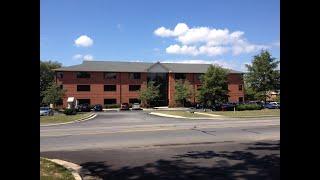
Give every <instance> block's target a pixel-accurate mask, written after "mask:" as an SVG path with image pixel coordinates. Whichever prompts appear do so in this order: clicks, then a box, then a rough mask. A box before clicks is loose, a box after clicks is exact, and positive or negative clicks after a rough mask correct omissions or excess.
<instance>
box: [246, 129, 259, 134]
mask: <svg viewBox="0 0 320 180" xmlns="http://www.w3.org/2000/svg"><path fill="white" fill-rule="evenodd" d="M242 131H246V132H251V133H254V134H261V133H260V132H256V131H251V130H248V129H242Z"/></svg>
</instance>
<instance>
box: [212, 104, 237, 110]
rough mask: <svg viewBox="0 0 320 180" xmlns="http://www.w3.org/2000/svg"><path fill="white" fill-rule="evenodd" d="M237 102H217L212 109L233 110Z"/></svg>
mask: <svg viewBox="0 0 320 180" xmlns="http://www.w3.org/2000/svg"><path fill="white" fill-rule="evenodd" d="M235 106H236V104H234V103H224V104H217V105H215V106H214V107H212V108H211V110H212V111H233V110H234V107H235Z"/></svg>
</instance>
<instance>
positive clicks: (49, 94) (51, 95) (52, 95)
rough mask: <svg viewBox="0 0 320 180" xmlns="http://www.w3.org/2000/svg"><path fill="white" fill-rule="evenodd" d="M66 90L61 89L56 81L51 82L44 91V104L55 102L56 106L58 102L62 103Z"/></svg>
mask: <svg viewBox="0 0 320 180" xmlns="http://www.w3.org/2000/svg"><path fill="white" fill-rule="evenodd" d="M64 93H65V90H63V89H61V88H60V87H59V86H57V85H56V84H55V83H51V84H50V86H49V87H48V88H47V89H46V90H45V91H43V92H42V95H43V99H42V103H44V104H47V105H48V104H53V105H54V106H55V105H56V104H57V103H60V102H61V100H62V98H63V96H64Z"/></svg>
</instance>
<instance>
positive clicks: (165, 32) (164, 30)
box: [154, 27, 172, 37]
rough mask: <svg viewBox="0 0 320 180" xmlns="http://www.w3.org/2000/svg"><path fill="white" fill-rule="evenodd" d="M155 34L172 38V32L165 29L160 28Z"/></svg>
mask: <svg viewBox="0 0 320 180" xmlns="http://www.w3.org/2000/svg"><path fill="white" fill-rule="evenodd" d="M154 34H155V35H157V36H160V37H169V36H172V31H170V30H167V29H166V28H164V27H160V28H158V29H156V30H155V31H154Z"/></svg>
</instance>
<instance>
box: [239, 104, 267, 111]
mask: <svg viewBox="0 0 320 180" xmlns="http://www.w3.org/2000/svg"><path fill="white" fill-rule="evenodd" d="M261 109H262V106H260V105H258V104H240V105H237V106H236V110H237V111H244V110H261Z"/></svg>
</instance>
